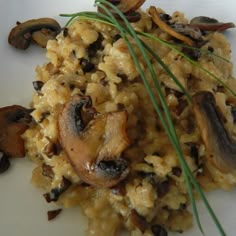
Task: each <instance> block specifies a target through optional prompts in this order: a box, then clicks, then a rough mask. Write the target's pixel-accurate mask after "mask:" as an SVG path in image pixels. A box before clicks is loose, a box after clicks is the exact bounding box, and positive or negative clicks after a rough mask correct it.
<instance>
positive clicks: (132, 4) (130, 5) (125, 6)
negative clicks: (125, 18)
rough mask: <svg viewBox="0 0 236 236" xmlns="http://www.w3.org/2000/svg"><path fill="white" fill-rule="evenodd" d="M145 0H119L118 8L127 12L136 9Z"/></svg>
mask: <svg viewBox="0 0 236 236" xmlns="http://www.w3.org/2000/svg"><path fill="white" fill-rule="evenodd" d="M145 1H146V0H129V1H127V0H121V1H120V4H119V5H118V8H119V9H120V10H121V11H122V12H123V13H127V12H129V11H136V10H138V9H139V8H140V7H141V6H142V5H143V4H144V2H145Z"/></svg>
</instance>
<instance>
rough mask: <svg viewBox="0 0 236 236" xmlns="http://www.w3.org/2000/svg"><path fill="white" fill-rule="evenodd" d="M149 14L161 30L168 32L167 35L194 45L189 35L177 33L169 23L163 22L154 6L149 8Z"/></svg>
mask: <svg viewBox="0 0 236 236" xmlns="http://www.w3.org/2000/svg"><path fill="white" fill-rule="evenodd" d="M149 14H150V15H151V17H152V20H153V22H154V23H155V24H156V25H157V26H159V28H160V29H161V30H163V31H165V32H166V33H168V34H169V35H171V36H172V37H174V38H176V39H179V40H181V41H183V42H184V43H186V44H187V45H189V46H193V45H194V41H193V40H192V39H190V38H189V37H187V36H185V35H183V34H181V33H178V32H177V31H175V30H174V29H173V28H172V27H171V26H170V25H168V24H167V23H166V22H164V21H163V20H162V19H161V17H160V16H159V13H158V12H157V9H156V7H154V6H151V7H150V8H149Z"/></svg>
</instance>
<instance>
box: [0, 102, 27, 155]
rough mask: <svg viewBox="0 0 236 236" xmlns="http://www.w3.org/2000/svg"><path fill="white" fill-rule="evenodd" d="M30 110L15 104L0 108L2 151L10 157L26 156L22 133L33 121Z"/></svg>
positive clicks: (0, 145)
mask: <svg viewBox="0 0 236 236" xmlns="http://www.w3.org/2000/svg"><path fill="white" fill-rule="evenodd" d="M30 111H31V110H29V109H27V108H24V107H22V106H18V105H13V106H7V107H2V108H0V133H1V136H0V151H2V152H3V153H5V155H7V156H9V157H24V156H25V148H24V141H23V139H22V138H21V135H22V134H23V133H24V132H25V130H26V129H27V128H28V126H29V122H30V121H31V116H30V114H29V113H30Z"/></svg>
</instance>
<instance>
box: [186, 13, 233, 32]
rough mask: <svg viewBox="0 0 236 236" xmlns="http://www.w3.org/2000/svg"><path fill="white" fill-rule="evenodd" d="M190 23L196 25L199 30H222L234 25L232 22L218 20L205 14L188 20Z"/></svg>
mask: <svg viewBox="0 0 236 236" xmlns="http://www.w3.org/2000/svg"><path fill="white" fill-rule="evenodd" d="M190 25H192V26H196V27H198V28H199V29H200V30H206V31H224V30H227V29H229V28H234V27H235V24H234V23H232V22H227V23H223V22H218V20H216V19H214V18H210V17H207V16H198V17H195V18H193V19H192V20H191V21H190Z"/></svg>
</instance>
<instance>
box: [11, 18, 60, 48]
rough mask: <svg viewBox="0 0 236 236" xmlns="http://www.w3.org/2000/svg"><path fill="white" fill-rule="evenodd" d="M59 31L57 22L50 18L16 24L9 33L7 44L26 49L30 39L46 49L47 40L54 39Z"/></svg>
mask: <svg viewBox="0 0 236 236" xmlns="http://www.w3.org/2000/svg"><path fill="white" fill-rule="evenodd" d="M60 31H61V27H60V25H59V24H58V22H57V21H56V20H54V19H51V18H39V19H33V20H28V21H25V22H23V23H18V24H17V25H16V26H15V27H14V28H13V29H12V30H11V32H10V34H9V36H8V42H9V44H11V45H12V46H13V47H15V48H19V49H26V48H28V47H29V45H30V43H31V42H32V39H33V40H34V41H35V42H36V43H37V44H39V45H40V46H41V47H46V44H47V41H48V39H52V38H55V37H56V35H57V34H58V33H59V32H60Z"/></svg>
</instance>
